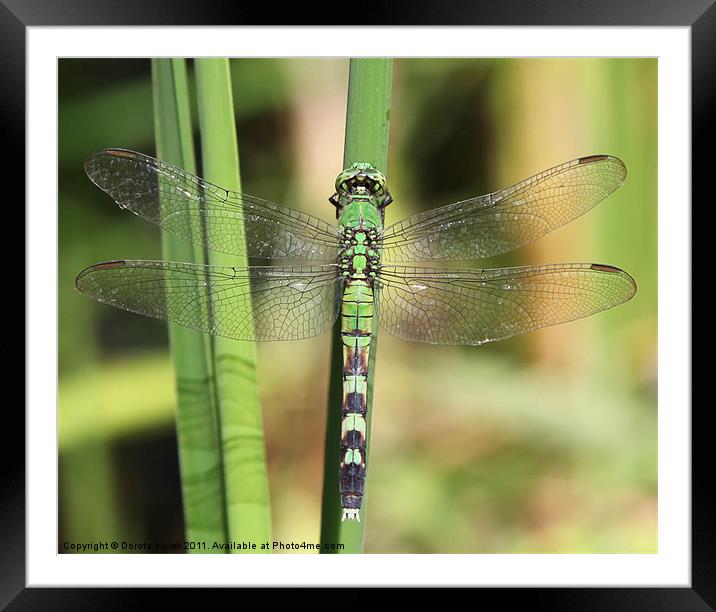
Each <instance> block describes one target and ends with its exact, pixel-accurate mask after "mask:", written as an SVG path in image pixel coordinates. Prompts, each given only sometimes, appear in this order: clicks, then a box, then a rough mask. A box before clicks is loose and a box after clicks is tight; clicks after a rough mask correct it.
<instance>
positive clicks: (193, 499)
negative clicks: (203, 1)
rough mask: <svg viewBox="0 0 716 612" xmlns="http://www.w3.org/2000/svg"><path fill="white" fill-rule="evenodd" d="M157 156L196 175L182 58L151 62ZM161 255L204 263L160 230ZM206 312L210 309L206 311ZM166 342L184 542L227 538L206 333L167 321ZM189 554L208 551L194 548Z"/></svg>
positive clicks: (194, 251) (200, 252)
mask: <svg viewBox="0 0 716 612" xmlns="http://www.w3.org/2000/svg"><path fill="white" fill-rule="evenodd" d="M152 85H153V87H152V90H153V94H154V130H155V135H156V144H157V156H158V157H159V158H161V159H163V160H165V161H167V162H169V163H171V164H174V165H176V166H179V167H180V168H184V169H185V170H187V171H188V172H191V173H196V161H195V157H194V143H193V139H192V128H191V117H190V108H189V88H188V84H187V70H186V62H185V60H183V59H153V60H152ZM162 256H163V257H164V259H166V260H169V261H186V262H196V263H205V254H204V252H203V250H202V249H201V248H200V247H195V246H192V245H191V244H190V243H189V242H186V241H183V240H180V239H178V238H175V237H172V236H171V234H168V233H166V232H162ZM207 314H208V313H207ZM169 346H170V351H171V355H172V360H173V362H174V372H175V379H176V390H177V411H176V424H177V439H178V448H179V464H180V468H181V483H182V497H183V504H184V523H185V533H186V538H187V540H188V541H194V542H198V541H205V542H213V541H220V542H223V541H225V540H226V537H227V531H226V513H225V503H224V497H225V493H224V482H223V478H222V456H221V444H220V440H219V436H218V422H217V414H216V406H215V401H214V393H213V377H212V365H211V342H210V339H209V337H208V336H206V335H204V334H198V333H196V332H194V331H192V330H189V329H187V328H185V327H181V326H179V325H174V324H172V323H169ZM189 552H197V553H203V552H212V551H211V549H205V548H201V547H197V548H195V549H189Z"/></svg>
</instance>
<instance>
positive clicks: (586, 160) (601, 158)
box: [577, 155, 627, 184]
mask: <svg viewBox="0 0 716 612" xmlns="http://www.w3.org/2000/svg"><path fill="white" fill-rule="evenodd" d="M599 162H609V163H610V164H612V165H614V166H615V167H616V168H617V169H618V171H619V173H620V175H621V176H620V182H619V184H621V183H623V182H624V180H625V179H626V176H627V168H626V164H625V163H624V162H623V161H622V160H621V159H619V158H618V157H614V156H613V155H587V156H586V157H580V158H579V159H578V160H577V164H578V165H580V166H582V165H586V164H596V163H599Z"/></svg>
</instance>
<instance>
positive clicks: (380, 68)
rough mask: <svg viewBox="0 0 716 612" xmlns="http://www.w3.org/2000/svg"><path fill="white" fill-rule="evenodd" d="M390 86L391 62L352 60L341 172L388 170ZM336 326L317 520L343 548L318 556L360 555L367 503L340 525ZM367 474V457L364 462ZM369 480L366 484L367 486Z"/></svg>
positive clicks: (325, 540)
mask: <svg viewBox="0 0 716 612" xmlns="http://www.w3.org/2000/svg"><path fill="white" fill-rule="evenodd" d="M392 80H393V61H392V60H390V59H352V60H351V61H350V72H349V78H348V109H347V114H346V141H345V149H344V154H343V167H344V168H348V167H350V166H351V164H353V163H354V162H371V163H372V164H373V165H374V166H375V167H376V168H378V169H379V170H380V171H381V172H383V173H384V174H387V172H386V170H387V165H388V132H389V130H388V128H389V123H390V95H391V86H392ZM378 310H379V295H378V293H377V290H376V293H375V312H376V315H377V314H378ZM378 318H379V317H378V316H375V317H374V318H373V338H372V341H371V345H370V362H369V368H368V393H367V407H368V418H367V422H368V440H367V451H368V453H369V451H370V446H369V445H370V431H371V428H370V422H371V415H372V411H373V410H372V409H373V386H374V384H373V383H374V380H375V358H376V348H377V346H376V345H377V334H376V332H377V321H378ZM340 331H341V326H340V322H338V323H337V324H336V326H335V327H334V329H333V349H332V351H333V352H332V356H331V379H330V389H329V393H328V422H327V425H326V444H325V449H326V450H325V463H324V477H323V508H322V516H321V543H322V545H323V546H324V547H325V546H328V547H330V546H331V545H333V544H342V545H344V548H343V549H342V550H323V552H341V553H360V552H363V530H364V528H365V523H366V511H365V510H366V503H365V502H366V499H367V498H366V497H364V498H363V508H362V510H361V521H360V522H357V521H345V522H342V521H341V518H342V509H341V504H340V499H339V494H338V487H339V479H338V466H339V462H340V461H339V455H340V420H341V406H342V399H343V377H342V369H343V368H342V363H343V345H342V342H341V334H340ZM367 469H368V471H370V455H369V454H368V456H367ZM367 482H368V479H366V483H367ZM366 492H367V487H366Z"/></svg>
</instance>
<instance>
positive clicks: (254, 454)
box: [195, 58, 271, 552]
mask: <svg viewBox="0 0 716 612" xmlns="http://www.w3.org/2000/svg"><path fill="white" fill-rule="evenodd" d="M195 68H196V86H197V99H198V109H199V127H200V132H201V151H202V159H203V171H202V174H203V176H204V178H205V179H206V180H208V181H211V182H212V183H216V184H218V185H221V186H222V187H226V188H227V189H232V190H236V191H240V189H241V181H240V176H239V152H238V144H237V138H236V125H235V121H234V103H233V98H232V93H231V76H230V73H229V61H228V60H227V59H215V58H208V59H197V60H195ZM232 222H234V223H235V224H236V227H237V230H238V231H241V230H242V223H241V220H240V219H238V218H237V219H232ZM210 229H211V228H207V230H208V231H210ZM237 239H238V240H243V239H244V238H243V237H242V235H239V237H238V238H237ZM209 263H210V264H213V265H225V266H237V267H241V266H246V265H247V264H248V262H247V260H246V258H244V257H236V256H229V255H225V254H220V253H213V252H212V253H210V254H209ZM241 307H242V308H246V310H247V312H250V308H251V304H250V303H246V304H242V305H241ZM214 373H215V378H216V389H217V396H218V403H219V422H220V431H221V443H222V450H223V457H224V463H223V466H224V487H225V490H226V516H227V524H228V532H229V537H230V538H231V540H232V541H243V542H251V543H253V544H256V546H257V549H256V550H250V551H241V550H233V549H232V550H231V552H270V551H267V550H265V549H264V550H261V545H262V544H265V543H266V542H269V541H270V540H271V515H270V509H269V492H268V475H267V468H266V452H265V448H264V434H263V423H262V416H261V406H260V404H259V394H258V385H257V381H256V348H255V345H254V343H252V342H236V341H233V340H229V339H226V338H220V337H217V338H215V339H214Z"/></svg>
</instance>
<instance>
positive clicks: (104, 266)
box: [75, 259, 127, 293]
mask: <svg viewBox="0 0 716 612" xmlns="http://www.w3.org/2000/svg"><path fill="white" fill-rule="evenodd" d="M126 265H127V261H126V260H125V259H115V260H114V261H103V262H100V263H97V264H94V265H92V266H88V267H86V268H85V269H84V270H82V272H80V273H79V274H78V275H77V278H75V289H77V291H79V292H80V293H84V291H83V286H82V280H83V279H84V278H85V277H86V276H87V275H88V274H91V273H92V272H95V271H97V270H113V269H115V268H124V267H126Z"/></svg>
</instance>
